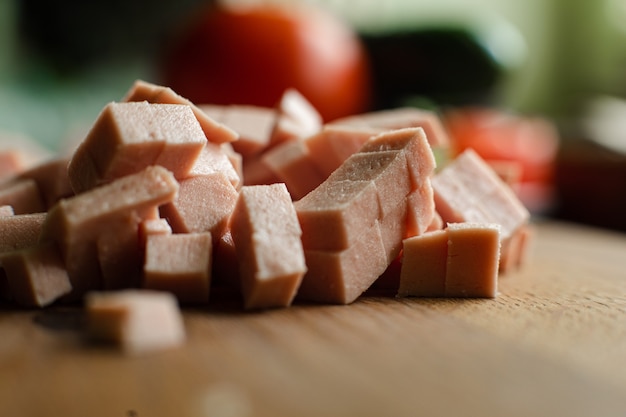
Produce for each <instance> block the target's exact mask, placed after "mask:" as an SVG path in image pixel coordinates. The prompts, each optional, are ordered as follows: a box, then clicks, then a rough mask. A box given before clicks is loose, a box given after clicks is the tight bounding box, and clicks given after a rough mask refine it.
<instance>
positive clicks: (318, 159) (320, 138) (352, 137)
mask: <svg viewBox="0 0 626 417" xmlns="http://www.w3.org/2000/svg"><path fill="white" fill-rule="evenodd" d="M378 133H380V131H379V130H376V129H371V128H353V127H345V126H332V125H326V126H324V127H323V128H322V130H320V131H319V132H318V133H316V134H314V135H312V136H309V137H307V138H305V139H304V143H305V145H306V146H307V148H308V149H309V154H310V155H311V158H312V159H313V161H314V162H315V164H316V165H317V168H318V169H319V171H320V172H321V173H322V175H323V176H324V178H326V177H328V176H329V175H330V174H331V173H332V172H333V171H334V170H336V169H337V168H339V166H340V165H341V164H343V162H344V161H345V160H346V159H348V158H349V157H350V156H351V155H352V154H354V153H356V152H358V151H359V149H361V147H362V146H363V144H364V143H365V142H366V141H367V140H368V139H369V138H371V137H372V136H375V135H377V134H378Z"/></svg>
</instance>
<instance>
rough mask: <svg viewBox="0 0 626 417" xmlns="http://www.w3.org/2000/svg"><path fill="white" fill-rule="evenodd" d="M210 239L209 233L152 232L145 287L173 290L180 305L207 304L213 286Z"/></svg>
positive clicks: (147, 252)
mask: <svg viewBox="0 0 626 417" xmlns="http://www.w3.org/2000/svg"><path fill="white" fill-rule="evenodd" d="M211 241H212V238H211V234H210V233H185V234H171V235H170V234H154V235H149V236H148V238H147V241H146V255H145V263H144V266H143V273H144V281H143V287H144V288H147V289H152V290H160V291H168V292H171V293H172V294H174V295H175V296H176V298H177V299H178V301H179V302H180V303H181V304H206V303H207V302H208V301H209V288H210V285H211V252H212V243H211Z"/></svg>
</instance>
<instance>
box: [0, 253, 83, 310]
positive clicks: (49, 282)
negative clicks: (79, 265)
mask: <svg viewBox="0 0 626 417" xmlns="http://www.w3.org/2000/svg"><path fill="white" fill-rule="evenodd" d="M0 263H1V264H2V268H3V269H4V272H5V274H6V280H7V284H8V289H9V292H10V297H11V298H12V299H14V300H15V301H16V302H17V303H18V304H20V305H22V306H26V307H45V306H47V305H49V304H52V303H53V302H54V301H56V300H57V299H59V298H60V297H62V296H63V295H65V294H67V293H69V292H70V291H71V289H72V285H71V283H70V279H69V277H68V275H67V271H66V270H65V266H64V265H63V260H62V259H61V255H60V254H59V252H58V249H57V248H56V246H55V245H54V244H46V245H36V246H32V247H29V248H26V249H21V250H17V251H13V252H5V253H2V254H0Z"/></svg>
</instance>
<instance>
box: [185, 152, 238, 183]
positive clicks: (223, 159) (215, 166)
mask: <svg viewBox="0 0 626 417" xmlns="http://www.w3.org/2000/svg"><path fill="white" fill-rule="evenodd" d="M228 152H229V151H228V148H227V147H226V146H217V145H214V144H212V143H207V144H206V145H205V146H204V148H202V151H201V152H200V155H198V158H197V159H196V162H195V163H194V165H193V167H191V170H190V171H189V173H188V174H187V177H186V178H188V177H196V176H199V175H209V174H215V173H221V174H223V175H224V176H225V177H226V178H228V180H229V181H230V183H231V184H232V185H233V187H235V188H237V187H239V185H240V183H241V175H240V173H239V172H238V171H237V169H238V168H236V167H235V165H237V166H238V165H239V164H240V161H237V162H235V161H233V160H232V159H231V155H230V154H229V153H228Z"/></svg>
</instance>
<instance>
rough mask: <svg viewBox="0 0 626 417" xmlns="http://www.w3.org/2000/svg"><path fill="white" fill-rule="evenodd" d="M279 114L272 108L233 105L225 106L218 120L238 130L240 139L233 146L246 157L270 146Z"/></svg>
mask: <svg viewBox="0 0 626 417" xmlns="http://www.w3.org/2000/svg"><path fill="white" fill-rule="evenodd" d="M277 116H278V112H277V111H276V110H275V109H271V108H266V107H257V106H248V105H232V106H224V108H223V109H222V110H221V115H220V116H219V119H217V120H219V121H220V122H222V123H223V124H225V125H226V126H228V127H230V128H231V129H233V130H234V131H235V132H237V134H238V135H239V140H237V141H235V142H232V146H233V149H235V151H237V152H238V153H240V154H241V155H243V157H244V159H246V158H249V157H251V156H253V155H256V154H259V153H261V152H262V151H263V150H265V149H266V148H267V147H268V146H269V144H270V140H271V136H272V130H273V129H274V125H275V124H276V118H277Z"/></svg>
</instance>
